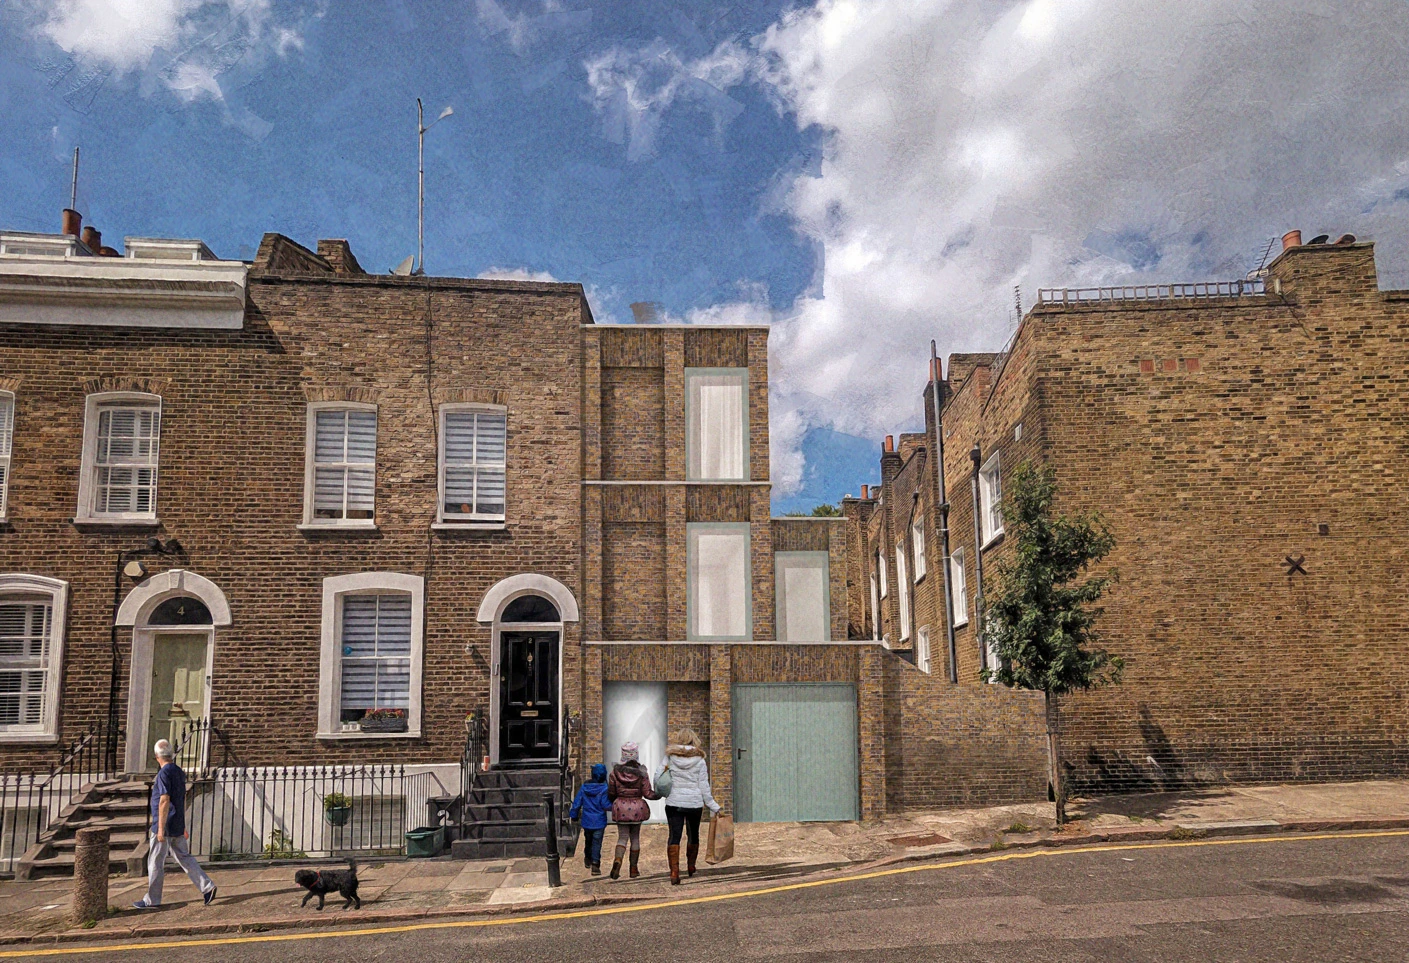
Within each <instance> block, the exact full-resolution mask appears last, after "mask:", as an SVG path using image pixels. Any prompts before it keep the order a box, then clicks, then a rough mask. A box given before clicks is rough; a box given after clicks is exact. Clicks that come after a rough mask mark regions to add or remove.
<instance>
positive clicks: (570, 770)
mask: <svg viewBox="0 0 1409 963" xmlns="http://www.w3.org/2000/svg"><path fill="white" fill-rule="evenodd" d="M560 725H561V731H560V733H559V736H558V798H559V799H560V800H562V802H561V809H560V818H561V821H562V826H563V830H564V831H565V832H570V831H571V829H570V821H569V820H568V810H569V808H570V807H571V806H572V798H573V796H574V795H576V794H577V777H578V772H577V770H578V767H579V765H580V764H581V762H582V747H581V746H580V745H575V743H574V737H575V736H576V737H578V738H579V739H580V737H581V733H582V714H581V713H578V714H577V715H573V714H572V713H571V712H570V711H569V710H568V709H567V708H566V707H564V709H563V717H562V721H561V723H560ZM574 750H576V751H574Z"/></svg>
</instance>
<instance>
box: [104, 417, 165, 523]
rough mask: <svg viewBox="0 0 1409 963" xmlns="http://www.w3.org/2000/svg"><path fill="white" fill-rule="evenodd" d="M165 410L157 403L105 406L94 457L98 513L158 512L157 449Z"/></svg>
mask: <svg viewBox="0 0 1409 963" xmlns="http://www.w3.org/2000/svg"><path fill="white" fill-rule="evenodd" d="M160 434H161V412H160V410H159V409H158V408H157V406H155V405H128V404H123V405H100V406H99V407H98V436H97V447H96V450H95V452H94V456H93V515H95V516H104V515H120V516H130V515H146V516H151V517H155V515H156V511H157V447H158V438H159V436H160Z"/></svg>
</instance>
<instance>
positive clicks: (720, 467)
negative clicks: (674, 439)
mask: <svg viewBox="0 0 1409 963" xmlns="http://www.w3.org/2000/svg"><path fill="white" fill-rule="evenodd" d="M748 381H749V373H748V369H747V368H687V369H685V434H686V438H685V451H686V455H685V470H686V477H687V478H689V479H690V480H691V481H746V480H747V479H748V473H749V452H748V424H749V403H748Z"/></svg>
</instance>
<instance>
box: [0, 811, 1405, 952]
mask: <svg viewBox="0 0 1409 963" xmlns="http://www.w3.org/2000/svg"><path fill="white" fill-rule="evenodd" d="M1389 836H1409V829H1396V830H1382V831H1376V832H1352V833H1318V834H1298V835H1295V836H1237V837H1232V838H1219V839H1196V840H1187V841H1184V840H1181V841H1172V840H1162V841H1158V842H1149V843H1117V844H1108V845H1103V846H1072V847H1062V848H1058V849H1023V850H1017V851H1014V852H1002V853H994V854H992V855H989V856H976V857H972V858H969V859H959V860H953V861H950V862H945V863H922V864H915V865H910V866H898V867H895V868H892V869H877V870H872V871H871V872H869V873H854V874H852V875H850V876H834V877H830V878H828V879H816V880H809V881H808V882H803V883H786V884H783V885H781V886H768V887H765V888H763V889H750V890H743V891H741V892H736V893H716V894H714V895H711V896H692V897H688V898H686V899H672V900H661V901H660V902H655V903H632V904H626V905H622V906H605V907H602V908H600V909H584V910H572V911H569V912H562V913H539V914H536V915H533V916H510V917H504V918H496V919H476V920H447V921H444V922H440V923H407V924H404V925H401V926H369V927H363V928H361V929H352V930H325V931H320V932H315V933H310V932H300V933H273V934H270V935H268V936H256V935H250V936H222V937H211V938H209V939H197V940H165V941H160V942H147V943H116V944H113V943H109V944H106V945H102V944H100V945H95V946H64V947H52V948H49V949H30V950H7V951H4V952H0V959H25V958H32V957H40V956H80V955H85V954H87V955H91V954H95V953H131V952H138V951H142V952H150V951H152V950H164V949H186V948H189V947H197V946H236V945H244V944H248V943H287V942H293V941H295V940H333V939H338V940H341V939H349V938H351V937H354V936H382V935H385V934H394V933H419V932H424V931H426V930H455V929H472V928H479V927H487V926H523V925H524V924H526V923H548V922H553V921H555V920H575V919H584V918H587V917H592V916H616V915H618V914H622V913H645V912H650V911H652V910H660V909H669V908H671V907H675V906H698V905H701V904H704V903H721V902H724V901H726V900H739V899H751V898H753V897H757V896H771V895H773V894H774V893H789V892H795V891H797V890H803V889H813V888H816V887H819V886H836V885H838V884H840V883H855V882H859V881H861V880H867V879H882V878H884V877H887V876H904V875H907V874H910V873H933V872H939V871H943V870H948V869H959V868H960V867H964V866H983V865H987V864H990V863H1005V862H1008V861H1009V860H1015V859H1051V858H1057V857H1062V856H1075V855H1078V854H1081V853H1113V852H1129V851H1131V850H1140V849H1190V848H1196V847H1202V846H1258V845H1267V844H1270V843H1305V842H1311V841H1314V840H1323V839H1377V838H1383V837H1389Z"/></svg>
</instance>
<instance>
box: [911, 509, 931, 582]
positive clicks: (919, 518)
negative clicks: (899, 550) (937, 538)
mask: <svg viewBox="0 0 1409 963" xmlns="http://www.w3.org/2000/svg"><path fill="white" fill-rule="evenodd" d="M910 554H912V555H913V556H915V581H917V582H918V581H919V580H920V579H922V578H924V577H925V572H927V571H928V570H929V565H928V564H927V563H926V561H925V516H923V515H916V516H915V521H914V522H912V523H911V525H910Z"/></svg>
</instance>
